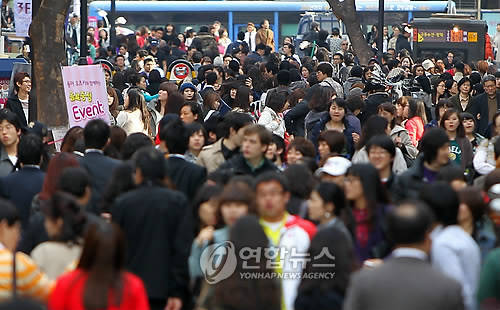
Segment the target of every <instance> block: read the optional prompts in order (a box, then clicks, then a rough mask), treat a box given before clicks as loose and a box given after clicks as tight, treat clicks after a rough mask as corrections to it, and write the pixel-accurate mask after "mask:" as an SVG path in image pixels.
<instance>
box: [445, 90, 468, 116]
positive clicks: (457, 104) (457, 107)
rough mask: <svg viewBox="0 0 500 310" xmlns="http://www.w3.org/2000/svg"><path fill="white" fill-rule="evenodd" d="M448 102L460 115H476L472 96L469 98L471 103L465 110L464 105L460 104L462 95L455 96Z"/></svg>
mask: <svg viewBox="0 0 500 310" xmlns="http://www.w3.org/2000/svg"><path fill="white" fill-rule="evenodd" d="M448 100H449V101H450V102H451V104H453V108H454V109H455V110H457V111H458V113H462V112H467V113H470V114H472V115H474V108H473V107H472V104H473V103H472V97H471V96H469V102H468V103H467V106H466V107H465V110H464V109H463V108H462V105H461V104H460V94H456V95H453V96H451V97H450V99H448Z"/></svg>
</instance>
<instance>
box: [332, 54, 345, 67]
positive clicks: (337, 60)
mask: <svg viewBox="0 0 500 310" xmlns="http://www.w3.org/2000/svg"><path fill="white" fill-rule="evenodd" d="M343 61H344V56H343V55H342V54H341V53H335V55H333V63H334V64H336V65H339V64H341V63H342V62H343Z"/></svg>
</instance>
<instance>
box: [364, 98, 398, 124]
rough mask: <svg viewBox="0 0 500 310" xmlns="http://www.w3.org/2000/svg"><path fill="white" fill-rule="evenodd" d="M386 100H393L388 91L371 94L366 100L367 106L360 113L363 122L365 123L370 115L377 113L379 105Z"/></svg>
mask: <svg viewBox="0 0 500 310" xmlns="http://www.w3.org/2000/svg"><path fill="white" fill-rule="evenodd" d="M385 102H391V98H390V97H389V94H387V93H386V92H377V93H374V94H371V95H369V96H368V97H367V98H366V100H365V107H364V108H363V111H362V113H361V114H360V121H361V124H364V123H365V122H366V121H367V120H368V118H370V116H372V115H377V112H378V107H379V105H381V104H382V103H385Z"/></svg>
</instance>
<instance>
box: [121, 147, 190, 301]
mask: <svg viewBox="0 0 500 310" xmlns="http://www.w3.org/2000/svg"><path fill="white" fill-rule="evenodd" d="M134 165H135V175H134V177H135V183H136V184H137V188H136V189H134V190H132V191H129V192H126V193H124V194H122V195H121V196H119V197H118V198H117V199H116V202H115V204H114V206H113V208H112V209H111V213H112V219H113V222H115V223H116V224H118V225H119V226H120V227H121V228H122V230H123V231H124V233H125V239H126V241H127V248H128V251H127V257H126V260H125V265H126V267H127V269H128V270H129V271H131V272H133V273H134V274H136V275H138V276H139V277H140V278H141V279H142V280H143V281H144V284H145V287H146V291H147V294H148V298H149V305H150V307H151V309H152V310H155V309H156V310H159V309H161V310H163V309H172V310H180V309H181V307H182V304H183V302H182V300H183V298H185V297H186V291H187V285H188V283H187V282H188V275H187V273H188V271H187V258H188V256H189V249H190V244H189V243H184V241H185V240H184V238H188V236H189V235H190V234H189V233H185V232H184V233H183V234H181V233H179V228H180V227H181V225H180V223H181V221H182V219H183V215H184V213H185V210H186V207H187V204H188V202H187V200H186V197H185V196H184V195H183V194H182V193H181V192H178V191H173V190H170V189H168V188H166V187H165V186H164V185H163V182H164V180H165V178H166V177H167V174H166V170H165V169H161V167H163V166H164V165H165V159H164V157H163V155H162V154H161V152H159V151H157V150H155V149H153V148H152V147H144V148H142V149H140V150H139V151H138V152H137V153H136V154H135V155H134ZM186 229H187V230H186V231H188V228H186ZM187 242H189V241H187ZM165 305H167V308H165Z"/></svg>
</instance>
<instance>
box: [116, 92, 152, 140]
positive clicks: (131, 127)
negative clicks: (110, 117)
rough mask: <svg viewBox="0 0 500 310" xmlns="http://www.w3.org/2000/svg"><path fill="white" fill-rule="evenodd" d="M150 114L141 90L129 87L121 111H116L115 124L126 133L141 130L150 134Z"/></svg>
mask: <svg viewBox="0 0 500 310" xmlns="http://www.w3.org/2000/svg"><path fill="white" fill-rule="evenodd" d="M150 121H151V115H150V114H149V111H148V109H147V107H146V102H145V101H144V97H143V95H142V92H141V91H140V90H138V89H137V88H131V89H129V91H128V92H127V95H126V96H125V104H124V105H123V111H120V113H118V116H117V117H116V124H117V125H118V126H119V127H121V128H123V129H124V130H125V132H126V133H127V135H130V134H132V133H134V132H142V133H144V134H146V135H149V136H151V135H152V132H153V131H152V128H151V123H150Z"/></svg>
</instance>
